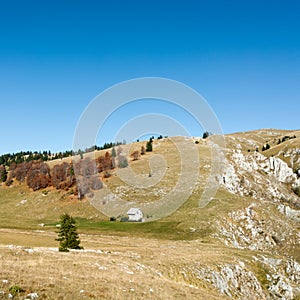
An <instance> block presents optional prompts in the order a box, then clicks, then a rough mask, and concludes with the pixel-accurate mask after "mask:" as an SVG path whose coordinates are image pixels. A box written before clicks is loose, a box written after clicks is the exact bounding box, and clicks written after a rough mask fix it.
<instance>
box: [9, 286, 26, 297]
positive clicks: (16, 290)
mask: <svg viewBox="0 0 300 300" xmlns="http://www.w3.org/2000/svg"><path fill="white" fill-rule="evenodd" d="M8 291H9V292H10V293H11V294H12V295H13V296H15V295H16V294H20V293H24V292H25V290H24V289H23V288H21V287H19V286H17V285H12V286H11V287H10V288H9V290H8Z"/></svg>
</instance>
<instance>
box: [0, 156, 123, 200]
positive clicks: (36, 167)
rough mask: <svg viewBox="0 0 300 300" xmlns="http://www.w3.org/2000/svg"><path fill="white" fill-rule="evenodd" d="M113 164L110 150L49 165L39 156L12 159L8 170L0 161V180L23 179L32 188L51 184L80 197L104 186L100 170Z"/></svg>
mask: <svg viewBox="0 0 300 300" xmlns="http://www.w3.org/2000/svg"><path fill="white" fill-rule="evenodd" d="M119 152H120V151H119ZM115 165H116V163H115V158H113V157H112V155H111V154H110V153H109V152H106V153H105V155H102V156H99V157H98V158H97V159H91V158H89V157H86V158H84V159H79V160H77V161H74V162H71V163H68V162H63V163H61V164H56V165H55V166H54V167H53V168H52V169H50V167H49V166H48V164H47V163H45V162H44V161H41V160H39V161H28V162H23V163H20V164H16V163H12V164H11V165H10V167H9V172H7V170H6V167H5V166H4V165H0V181H2V182H5V183H6V185H7V186H10V185H12V184H13V182H14V181H18V182H26V184H27V186H28V187H29V188H31V189H32V190H33V191H37V190H40V189H44V188H47V187H49V186H52V187H55V188H56V189H58V190H65V191H70V192H71V193H72V194H74V195H78V198H83V197H84V196H85V195H87V194H88V193H91V192H92V191H93V190H98V189H101V188H102V187H103V184H102V181H101V178H100V173H102V172H108V171H109V170H112V169H113V168H115ZM75 174H76V176H75ZM106 176H107V175H106ZM77 179H79V180H77Z"/></svg>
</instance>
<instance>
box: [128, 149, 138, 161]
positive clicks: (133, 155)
mask: <svg viewBox="0 0 300 300" xmlns="http://www.w3.org/2000/svg"><path fill="white" fill-rule="evenodd" d="M130 156H131V157H132V159H133V160H138V159H139V151H137V150H136V151H134V152H133V153H131V155H130Z"/></svg>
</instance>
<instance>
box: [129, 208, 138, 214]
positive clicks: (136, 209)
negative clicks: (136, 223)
mask: <svg viewBox="0 0 300 300" xmlns="http://www.w3.org/2000/svg"><path fill="white" fill-rule="evenodd" d="M139 210H140V209H139V208H133V207H132V208H130V209H129V210H128V212H127V215H135V214H136V213H137V212H138V211H139Z"/></svg>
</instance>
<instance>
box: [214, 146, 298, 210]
mask: <svg viewBox="0 0 300 300" xmlns="http://www.w3.org/2000/svg"><path fill="white" fill-rule="evenodd" d="M224 165H225V167H224V170H223V175H219V176H217V181H218V183H219V184H221V185H222V186H223V187H225V188H226V189H227V190H228V191H229V192H231V193H234V194H237V195H240V196H245V195H246V196H251V197H253V198H254V199H259V200H272V201H277V202H280V201H282V200H283V199H284V200H285V201H286V202H289V203H292V204H293V205H296V206H297V205H298V206H299V207H300V198H299V197H297V196H296V195H295V194H294V193H293V192H292V188H294V189H295V187H297V186H300V178H299V177H298V176H297V174H296V173H294V172H293V170H292V169H291V168H290V167H289V166H288V165H287V163H286V162H284V161H282V160H281V159H280V158H278V157H270V158H267V157H265V156H264V155H262V154H261V153H258V152H255V153H252V154H248V155H244V154H243V152H242V151H241V150H240V149H234V150H232V152H231V153H230V154H229V155H227V157H226V160H225V164H224Z"/></svg>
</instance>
